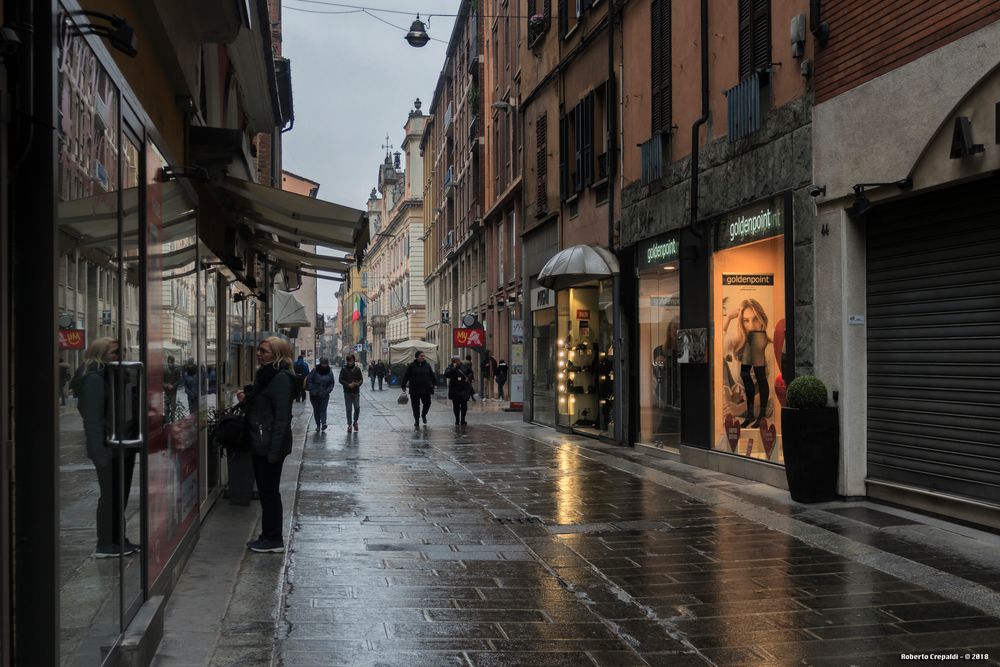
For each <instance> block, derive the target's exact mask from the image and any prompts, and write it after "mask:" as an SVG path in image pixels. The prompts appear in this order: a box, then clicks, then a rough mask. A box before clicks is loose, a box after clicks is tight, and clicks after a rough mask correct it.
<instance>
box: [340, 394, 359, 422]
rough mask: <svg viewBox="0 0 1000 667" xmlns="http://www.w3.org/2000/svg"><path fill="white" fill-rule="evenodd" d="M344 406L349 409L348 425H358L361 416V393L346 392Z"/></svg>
mask: <svg viewBox="0 0 1000 667" xmlns="http://www.w3.org/2000/svg"><path fill="white" fill-rule="evenodd" d="M344 406H345V407H346V408H347V425H348V426H350V425H351V424H357V423H358V418H359V417H360V416H361V392H356V393H351V392H347V391H345V392H344Z"/></svg>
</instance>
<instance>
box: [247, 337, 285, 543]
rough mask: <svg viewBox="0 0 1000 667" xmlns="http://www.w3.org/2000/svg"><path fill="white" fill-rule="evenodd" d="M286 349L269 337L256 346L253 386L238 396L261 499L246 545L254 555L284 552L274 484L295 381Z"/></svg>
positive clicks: (278, 497)
mask: <svg viewBox="0 0 1000 667" xmlns="http://www.w3.org/2000/svg"><path fill="white" fill-rule="evenodd" d="M293 354H294V352H293V351H292V347H291V345H289V344H288V343H287V342H286V341H284V340H282V339H281V338H278V337H277V336H270V337H268V338H265V339H264V340H263V341H261V343H260V345H259V346H258V347H257V364H258V366H259V367H258V369H257V374H256V375H255V376H254V380H253V385H252V386H248V387H246V388H245V389H244V390H243V391H241V392H237V394H236V397H237V398H238V399H239V401H240V403H242V404H244V406H245V409H246V421H247V437H248V438H249V443H248V444H249V445H250V447H249V449H250V453H251V455H252V456H253V472H254V479H255V480H256V482H257V493H258V495H259V496H260V510H261V519H260V537H258V538H257V539H256V540H253V541H251V542H248V543H247V546H248V547H249V548H250V550H251V551H255V552H257V553H281V552H283V551H284V550H285V541H284V533H283V531H282V525H281V522H282V519H281V516H282V509H283V508H282V506H281V493H280V489H279V484H280V482H281V468H282V465H283V464H284V462H285V457H286V456H288V455H289V454H291V452H292V401H293V400H294V398H295V394H296V391H297V388H298V386H299V385H298V384H297V382H298V380H297V378H296V376H295V375H293V374H292V355H293Z"/></svg>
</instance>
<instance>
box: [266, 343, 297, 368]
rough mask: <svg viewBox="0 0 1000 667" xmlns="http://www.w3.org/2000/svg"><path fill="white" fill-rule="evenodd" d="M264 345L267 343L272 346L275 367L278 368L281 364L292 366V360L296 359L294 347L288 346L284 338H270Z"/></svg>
mask: <svg viewBox="0 0 1000 667" xmlns="http://www.w3.org/2000/svg"><path fill="white" fill-rule="evenodd" d="M261 342H262V343H267V344H268V345H270V346H271V354H273V355H274V362H273V363H274V367H275V368H277V367H279V366H280V365H281V364H283V363H285V364H288V365H291V363H292V359H293V358H294V357H295V350H293V349H292V346H291V345H289V344H288V341H287V340H285V339H284V338H279V337H278V336H268V337H267V338H265V339H264V340H262V341H261Z"/></svg>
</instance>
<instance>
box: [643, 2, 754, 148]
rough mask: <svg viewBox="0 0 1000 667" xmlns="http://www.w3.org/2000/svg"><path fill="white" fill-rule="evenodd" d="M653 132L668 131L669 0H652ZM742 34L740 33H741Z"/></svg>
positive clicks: (670, 110) (670, 117)
mask: <svg viewBox="0 0 1000 667" xmlns="http://www.w3.org/2000/svg"><path fill="white" fill-rule="evenodd" d="M652 31H653V34H652V47H653V48H652V52H653V81H652V83H653V95H652V105H653V109H652V111H653V118H652V120H653V123H652V129H653V134H656V133H658V132H666V133H668V134H669V133H670V128H671V125H673V119H672V115H673V114H672V109H671V105H670V102H671V98H670V66H671V65H670V0H653V19H652ZM741 34H742V33H741Z"/></svg>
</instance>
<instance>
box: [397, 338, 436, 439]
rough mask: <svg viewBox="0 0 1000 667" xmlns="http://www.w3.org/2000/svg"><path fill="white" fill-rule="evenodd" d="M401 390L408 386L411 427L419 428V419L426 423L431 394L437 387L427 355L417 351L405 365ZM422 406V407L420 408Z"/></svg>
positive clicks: (404, 390)
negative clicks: (411, 412) (411, 418)
mask: <svg viewBox="0 0 1000 667" xmlns="http://www.w3.org/2000/svg"><path fill="white" fill-rule="evenodd" d="M401 384H402V387H403V392H404V393H405V392H406V388H407V387H409V388H410V408H412V410H413V428H420V420H421V419H423V420H424V424H426V423H427V411H428V410H430V409H431V394H433V393H434V389H436V388H437V378H436V377H435V376H434V369H433V368H431V365H430V364H429V363H427V355H425V354H424V353H423V352H417V355H416V358H415V359H414V360H413V362H412V363H411V364H410V365H409V366H407V367H406V372H405V373H403V381H402V383H401ZM421 406H423V409H421Z"/></svg>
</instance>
